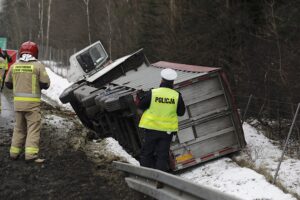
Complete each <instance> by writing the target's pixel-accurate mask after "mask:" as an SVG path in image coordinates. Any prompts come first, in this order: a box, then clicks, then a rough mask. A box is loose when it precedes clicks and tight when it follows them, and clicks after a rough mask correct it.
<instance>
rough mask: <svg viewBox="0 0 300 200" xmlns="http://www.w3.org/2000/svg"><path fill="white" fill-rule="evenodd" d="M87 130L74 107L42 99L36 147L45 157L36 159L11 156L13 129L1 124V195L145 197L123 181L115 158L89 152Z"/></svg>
mask: <svg viewBox="0 0 300 200" xmlns="http://www.w3.org/2000/svg"><path fill="white" fill-rule="evenodd" d="M86 133H87V131H86V130H85V129H84V128H83V127H82V126H81V125H80V123H79V122H78V120H77V118H76V116H75V115H74V114H73V113H67V112H61V111H59V110H56V109H54V108H52V107H49V106H48V105H43V128H42V132H41V146H40V147H41V156H42V157H45V158H46V159H47V160H46V162H45V163H44V164H42V165H38V164H33V163H31V164H28V163H25V162H24V157H21V158H20V159H19V160H17V161H11V160H10V159H9V154H8V151H9V146H10V140H11V134H12V129H11V128H6V127H3V126H1V128H0V199H102V200H104V199H125V200H126V199H128V200H129V199H130V200H135V199H136V200H137V199H149V198H148V197H146V196H144V195H143V194H140V193H137V192H135V191H133V190H130V189H129V188H128V187H127V185H126V183H125V181H124V177H123V176H122V173H120V172H118V171H116V170H115V169H114V168H113V167H112V166H111V162H112V160H114V159H112V158H111V157H110V158H106V156H105V155H101V156H99V159H96V160H95V157H93V156H92V157H93V159H92V160H93V162H92V161H91V159H89V158H90V157H91V156H89V157H87V154H86V151H89V150H88V149H86V148H85V144H86ZM89 145H90V143H89ZM89 148H91V147H90V146H89ZM89 153H90V155H92V153H91V152H89ZM96 158H97V156H96ZM115 159H118V158H117V157H116V158H115ZM95 161H96V162H95Z"/></svg>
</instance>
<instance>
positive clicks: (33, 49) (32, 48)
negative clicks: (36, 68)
mask: <svg viewBox="0 0 300 200" xmlns="http://www.w3.org/2000/svg"><path fill="white" fill-rule="evenodd" d="M25 53H28V54H30V55H32V56H33V57H35V58H36V59H37V58H38V55H39V49H38V46H37V44H36V43H34V42H31V41H27V42H24V43H23V44H22V45H21V47H20V49H19V54H20V56H22V55H23V54H25Z"/></svg>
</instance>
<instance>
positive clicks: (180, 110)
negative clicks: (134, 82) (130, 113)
mask: <svg viewBox="0 0 300 200" xmlns="http://www.w3.org/2000/svg"><path fill="white" fill-rule="evenodd" d="M151 98H152V92H151V91H148V92H146V94H145V95H144V96H143V97H142V99H141V100H140V102H139V104H138V108H139V109H141V110H147V109H148V108H149V107H150V104H151ZM184 113H185V104H184V101H183V99H182V96H181V93H180V92H179V98H178V105H177V115H178V116H183V115H184Z"/></svg>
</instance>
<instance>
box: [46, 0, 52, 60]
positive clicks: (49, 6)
mask: <svg viewBox="0 0 300 200" xmlns="http://www.w3.org/2000/svg"><path fill="white" fill-rule="evenodd" d="M51 4H52V0H49V1H48V19H47V35H46V53H45V54H46V55H48V52H49V32H50V21H51Z"/></svg>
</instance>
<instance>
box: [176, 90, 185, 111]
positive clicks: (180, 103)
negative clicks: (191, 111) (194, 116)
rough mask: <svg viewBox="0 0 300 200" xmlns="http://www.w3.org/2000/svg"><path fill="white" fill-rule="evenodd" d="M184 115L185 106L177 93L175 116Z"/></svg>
mask: <svg viewBox="0 0 300 200" xmlns="http://www.w3.org/2000/svg"><path fill="white" fill-rule="evenodd" d="M184 113H185V104H184V101H183V99H182V96H181V93H180V92H179V98H178V105H177V115H178V116H183V115H184Z"/></svg>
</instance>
